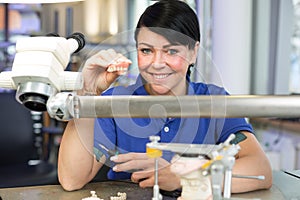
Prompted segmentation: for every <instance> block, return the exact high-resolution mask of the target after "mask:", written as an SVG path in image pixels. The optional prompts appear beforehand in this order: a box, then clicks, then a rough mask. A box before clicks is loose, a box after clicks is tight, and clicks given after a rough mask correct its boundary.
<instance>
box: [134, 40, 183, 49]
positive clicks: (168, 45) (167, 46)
mask: <svg viewBox="0 0 300 200" xmlns="http://www.w3.org/2000/svg"><path fill="white" fill-rule="evenodd" d="M138 45H146V46H148V47H151V48H153V47H154V46H153V45H150V44H147V43H144V42H141V43H138ZM171 46H180V44H175V43H174V44H167V45H164V46H163V49H165V48H169V47H171Z"/></svg>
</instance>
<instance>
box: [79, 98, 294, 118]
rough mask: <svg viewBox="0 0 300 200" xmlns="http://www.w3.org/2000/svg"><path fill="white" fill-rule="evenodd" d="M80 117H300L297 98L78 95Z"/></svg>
mask: <svg viewBox="0 0 300 200" xmlns="http://www.w3.org/2000/svg"><path fill="white" fill-rule="evenodd" d="M78 99H79V115H80V116H79V117H80V118H95V117H115V118H122V117H132V118H149V117H151V118H162V117H183V118H188V117H224V118H225V117H226V118H231V117H300V96H298V95H293V96H271V95H270V96H255V95H244V96H224V95H214V96H127V95H124V96H78Z"/></svg>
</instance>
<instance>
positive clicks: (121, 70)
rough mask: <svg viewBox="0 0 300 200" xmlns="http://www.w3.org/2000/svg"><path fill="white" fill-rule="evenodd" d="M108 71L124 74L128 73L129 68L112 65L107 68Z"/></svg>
mask: <svg viewBox="0 0 300 200" xmlns="http://www.w3.org/2000/svg"><path fill="white" fill-rule="evenodd" d="M107 71H108V72H116V71H117V72H122V73H124V74H125V73H126V72H127V71H128V68H127V67H119V66H115V65H110V66H109V67H108V68H107Z"/></svg>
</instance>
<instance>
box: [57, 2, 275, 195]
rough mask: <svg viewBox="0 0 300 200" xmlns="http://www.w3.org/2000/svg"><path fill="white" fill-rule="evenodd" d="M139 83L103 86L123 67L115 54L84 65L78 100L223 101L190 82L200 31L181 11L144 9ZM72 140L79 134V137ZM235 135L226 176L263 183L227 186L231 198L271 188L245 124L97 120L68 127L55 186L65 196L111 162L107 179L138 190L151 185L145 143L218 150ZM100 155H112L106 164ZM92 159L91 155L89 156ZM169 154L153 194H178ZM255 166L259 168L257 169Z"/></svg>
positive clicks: (159, 6)
mask: <svg viewBox="0 0 300 200" xmlns="http://www.w3.org/2000/svg"><path fill="white" fill-rule="evenodd" d="M135 40H136V46H137V51H138V68H139V71H140V75H139V77H138V79H137V81H136V83H135V84H133V85H130V86H128V87H123V86H119V87H114V88H111V89H109V90H107V91H105V92H103V91H104V90H106V89H107V88H108V87H109V86H110V84H111V83H112V82H113V81H114V80H115V79H116V78H117V77H118V76H119V75H120V74H122V73H123V72H124V71H123V70H126V69H127V68H128V66H129V65H130V63H131V62H130V61H129V60H128V59H127V58H126V57H124V56H123V55H121V54H118V53H116V52H115V51H114V50H111V49H110V50H105V51H100V52H99V53H97V54H96V55H94V56H93V57H91V58H90V59H88V60H87V62H86V64H85V66H84V69H83V76H84V77H85V84H84V89H83V91H82V93H84V94H85V93H87V94H90V93H93V94H101V93H102V92H103V93H102V95H176V96H177V95H217V94H220V95H225V94H227V93H226V91H225V90H224V89H223V88H220V87H217V86H215V85H208V84H204V83H194V82H191V81H190V79H189V71H190V68H191V67H192V66H193V65H194V63H195V62H196V57H197V51H198V48H199V45H200V44H199V41H200V31H199V23H198V20H197V16H196V14H195V13H194V12H193V10H192V9H191V8H190V7H189V6H188V5H187V4H185V3H183V2H181V1H174V0H163V1H159V2H157V3H155V4H153V5H152V6H150V7H148V8H147V9H146V10H145V12H144V13H143V15H142V16H141V18H140V20H139V22H138V24H137V28H136V31H135ZM77 132H80V133H83V132H84V135H85V137H80V135H79V134H76V133H77ZM237 132H242V133H243V134H244V135H245V136H246V137H247V139H246V140H244V141H242V142H241V143H240V146H241V150H240V151H239V153H238V154H237V156H236V158H237V159H236V164H235V166H234V169H233V173H234V174H235V173H236V174H245V175H264V176H265V177H266V179H265V180H263V181H261V180H253V179H236V178H233V182H232V192H234V193H238V192H246V191H252V190H257V189H266V188H270V187H271V185H272V172H271V168H270V164H269V162H268V159H267V158H266V156H265V154H264V152H263V150H262V149H261V147H260V145H259V143H258V141H257V140H256V138H255V136H254V135H253V133H252V132H253V130H252V127H251V125H249V124H247V123H246V121H245V120H244V119H241V118H230V119H208V118H200V119H194V118H193V119H188V118H183V119H181V118H161V119H144V118H138V119H124V118H99V119H97V120H96V121H95V122H94V120H90V119H79V120H73V121H70V122H69V124H68V126H67V128H66V130H65V133H64V135H63V139H62V143H61V146H60V151H59V159H58V174H59V181H60V183H61V185H62V186H63V188H64V189H65V190H76V189H80V188H82V187H83V186H84V185H85V184H86V183H88V182H89V181H91V180H92V179H93V177H94V176H95V175H96V174H97V172H98V171H99V169H100V168H101V167H102V166H103V163H104V162H107V161H108V160H111V161H112V162H113V166H112V169H111V170H110V171H109V173H108V177H109V178H110V179H131V180H132V181H133V182H137V183H139V185H140V186H141V187H152V186H153V184H154V173H153V170H151V169H153V160H151V159H149V158H148V156H147V155H146V154H145V148H146V143H147V142H149V139H148V137H149V136H150V135H159V136H160V137H161V142H177V143H197V144H203V143H208V144H217V143H220V142H224V141H225V140H226V139H227V137H228V136H229V135H230V134H231V133H237ZM107 149H110V150H117V151H118V152H119V155H118V156H113V157H109V155H108V154H107V151H106V150H107ZM91 152H94V153H93V154H94V156H93V155H92V153H91ZM171 158H172V154H168V153H164V155H163V157H162V158H161V159H160V161H159V164H160V170H159V181H158V182H159V186H160V188H161V189H163V190H168V191H172V190H175V189H179V188H180V179H179V177H178V176H176V175H174V174H173V173H172V172H171V170H170V160H171ZM259 166H264V167H263V168H262V167H259Z"/></svg>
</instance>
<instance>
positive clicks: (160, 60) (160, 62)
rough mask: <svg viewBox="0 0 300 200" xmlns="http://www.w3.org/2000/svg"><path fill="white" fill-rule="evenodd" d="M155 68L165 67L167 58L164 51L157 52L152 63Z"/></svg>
mask: <svg viewBox="0 0 300 200" xmlns="http://www.w3.org/2000/svg"><path fill="white" fill-rule="evenodd" d="M152 64H153V66H154V67H157V68H160V67H163V66H164V65H165V56H164V52H163V51H162V50H159V49H158V50H156V51H155V53H154V57H153V62H152Z"/></svg>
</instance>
